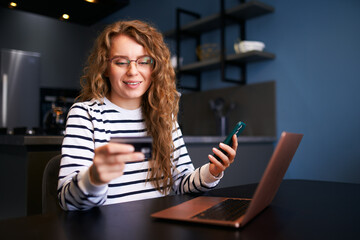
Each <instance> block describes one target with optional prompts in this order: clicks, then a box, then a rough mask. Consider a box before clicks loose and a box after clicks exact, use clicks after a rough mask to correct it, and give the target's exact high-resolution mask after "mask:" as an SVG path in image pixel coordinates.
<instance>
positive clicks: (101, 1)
mask: <svg viewBox="0 0 360 240" xmlns="http://www.w3.org/2000/svg"><path fill="white" fill-rule="evenodd" d="M129 1H130V0H93V1H92V2H93V3H90V2H88V1H86V0H13V2H15V3H16V4H17V6H16V7H11V6H10V2H11V1H10V0H0V6H1V7H5V8H12V9H14V10H22V11H26V12H31V13H35V14H40V15H43V16H47V17H51V18H56V19H60V20H64V19H63V18H62V15H63V14H64V13H65V14H68V15H69V19H67V20H66V21H69V22H71V23H77V24H81V25H86V26H90V25H92V24H94V23H96V22H98V21H100V20H101V19H103V18H105V17H106V16H109V15H110V14H112V13H114V12H116V11H118V10H120V9H121V8H123V7H125V6H127V5H128V4H129Z"/></svg>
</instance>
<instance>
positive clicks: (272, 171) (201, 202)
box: [151, 132, 303, 228]
mask: <svg viewBox="0 0 360 240" xmlns="http://www.w3.org/2000/svg"><path fill="white" fill-rule="evenodd" d="M302 137H303V134H298V133H289V132H282V134H281V137H280V140H279V142H278V144H277V146H276V148H275V150H274V152H273V154H272V156H271V158H270V161H269V163H268V165H267V167H266V169H265V171H264V174H263V176H262V178H261V180H260V182H259V184H258V186H257V188H256V190H255V193H254V195H253V197H252V198H251V199H244V198H226V197H213V196H200V197H196V198H194V199H191V200H188V201H186V202H184V203H181V204H179V205H176V206H173V207H170V208H167V209H165V210H162V211H159V212H156V213H153V214H152V215H151V217H153V218H155V219H166V220H175V221H187V222H194V223H205V224H214V225H222V226H229V227H235V228H240V227H243V226H245V224H247V223H248V222H249V221H251V220H252V219H253V218H254V217H256V216H257V215H258V214H259V213H261V212H262V211H263V210H264V209H265V208H266V207H267V206H269V204H270V203H271V202H272V200H273V198H274V197H275V194H276V192H277V191H278V189H279V187H280V184H281V182H282V179H283V177H284V175H285V173H286V170H287V168H288V167H289V165H290V162H291V160H292V158H293V156H294V154H295V152H296V150H297V148H298V146H299V144H300V142H301V139H302Z"/></svg>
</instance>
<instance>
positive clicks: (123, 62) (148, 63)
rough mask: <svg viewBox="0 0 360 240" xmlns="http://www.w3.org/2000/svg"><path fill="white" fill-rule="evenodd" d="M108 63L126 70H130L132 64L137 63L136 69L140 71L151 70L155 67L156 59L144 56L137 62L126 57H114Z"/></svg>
mask: <svg viewBox="0 0 360 240" xmlns="http://www.w3.org/2000/svg"><path fill="white" fill-rule="evenodd" d="M108 61H109V62H111V63H112V64H114V65H116V66H118V67H120V68H124V69H125V68H128V67H129V66H130V64H131V62H135V63H136V67H137V69H138V70H150V69H152V67H153V66H154V59H153V58H152V57H150V56H142V57H139V58H138V59H136V60H130V59H128V58H126V57H113V58H110V59H108Z"/></svg>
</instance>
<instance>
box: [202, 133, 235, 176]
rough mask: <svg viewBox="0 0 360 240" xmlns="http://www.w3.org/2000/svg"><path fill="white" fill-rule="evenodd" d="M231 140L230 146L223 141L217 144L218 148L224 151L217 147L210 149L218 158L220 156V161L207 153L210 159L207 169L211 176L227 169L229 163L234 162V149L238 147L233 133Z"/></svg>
mask: <svg viewBox="0 0 360 240" xmlns="http://www.w3.org/2000/svg"><path fill="white" fill-rule="evenodd" d="M232 142H233V145H232V147H230V146H229V145H226V144H224V143H220V144H219V147H220V149H222V150H223V151H224V152H225V153H223V152H222V151H220V150H219V149H217V148H213V149H212V151H213V153H214V154H215V155H216V156H217V157H218V158H220V159H221V161H222V162H220V161H218V160H217V159H216V158H215V157H214V156H213V155H211V154H209V156H208V157H209V160H210V166H209V170H210V173H211V174H212V175H213V176H215V177H217V176H219V175H220V174H221V172H223V171H224V170H225V169H227V168H228V167H229V166H230V164H232V163H233V162H234V160H235V156H236V150H237V147H238V141H237V137H236V135H235V134H234V135H233V137H232Z"/></svg>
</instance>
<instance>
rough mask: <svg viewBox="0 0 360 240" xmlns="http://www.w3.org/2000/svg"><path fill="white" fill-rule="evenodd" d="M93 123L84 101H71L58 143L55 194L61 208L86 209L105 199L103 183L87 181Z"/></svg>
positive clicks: (91, 156)
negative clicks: (74, 102) (82, 103)
mask: <svg viewBox="0 0 360 240" xmlns="http://www.w3.org/2000/svg"><path fill="white" fill-rule="evenodd" d="M93 132H94V126H93V124H92V121H91V116H90V115H89V111H88V109H87V108H86V105H81V104H78V105H74V106H73V107H72V108H71V110H70V112H69V115H68V120H67V126H66V134H65V136H64V140H63V145H62V159H61V164H60V173H59V185H58V197H59V201H60V206H61V207H62V208H63V209H65V210H86V209H89V208H92V207H94V206H97V205H101V204H103V203H104V202H105V201H106V192H107V186H106V185H104V186H94V185H92V184H91V183H90V178H89V172H88V168H89V167H90V166H91V164H92V159H93V157H94V147H95V144H94V139H93Z"/></svg>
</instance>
